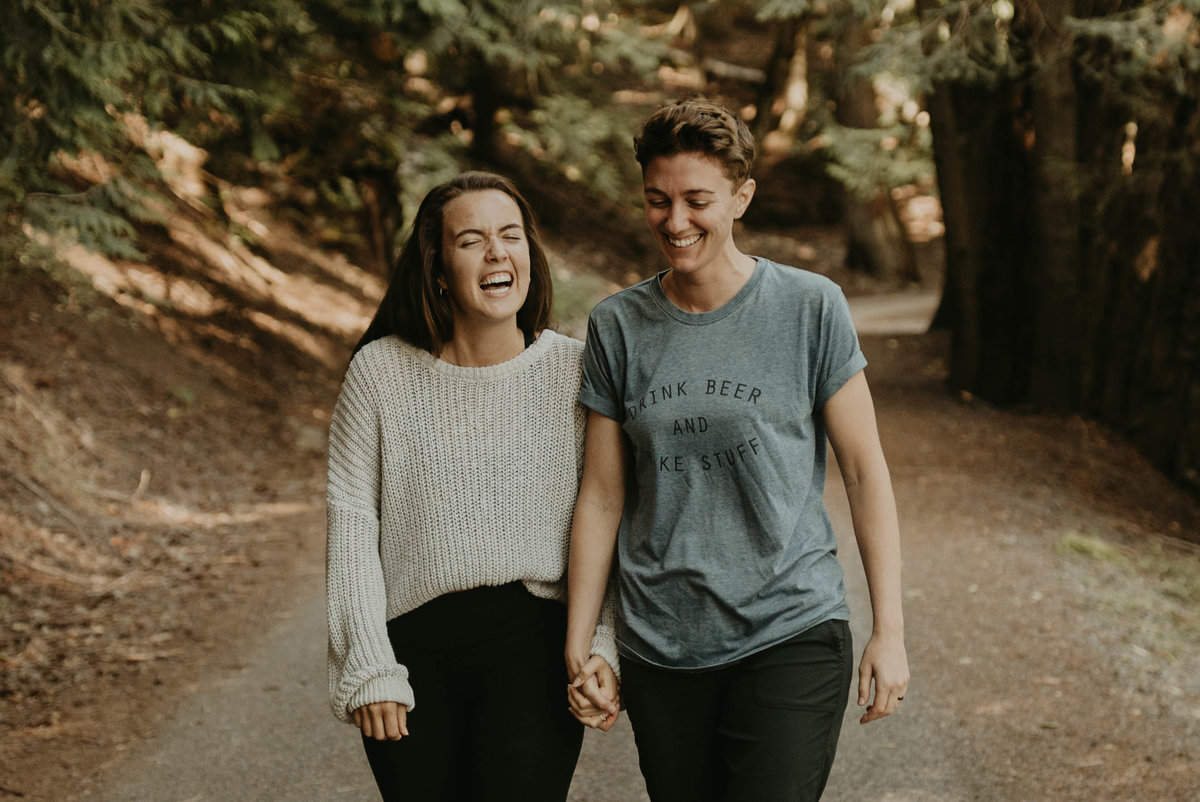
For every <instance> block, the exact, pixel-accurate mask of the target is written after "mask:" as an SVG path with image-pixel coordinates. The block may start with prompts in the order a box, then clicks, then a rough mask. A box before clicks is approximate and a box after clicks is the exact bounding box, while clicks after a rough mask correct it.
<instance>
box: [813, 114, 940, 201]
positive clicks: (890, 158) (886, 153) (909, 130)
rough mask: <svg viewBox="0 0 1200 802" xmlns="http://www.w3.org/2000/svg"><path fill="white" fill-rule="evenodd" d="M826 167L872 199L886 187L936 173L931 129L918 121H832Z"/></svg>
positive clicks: (828, 129)
mask: <svg viewBox="0 0 1200 802" xmlns="http://www.w3.org/2000/svg"><path fill="white" fill-rule="evenodd" d="M825 136H826V138H827V140H828V145H827V146H826V154H827V156H828V158H829V162H828V164H827V165H826V171H827V172H828V173H829V175H830V176H832V177H833V178H834V179H836V180H837V181H839V182H840V183H841V184H842V186H844V187H845V188H846V189H848V190H849V191H851V192H853V193H854V194H856V195H858V196H859V197H861V198H863V199H864V200H869V199H871V198H873V197H875V196H877V195H878V194H879V192H880V191H881V190H882V191H884V192H886V191H889V190H891V189H893V188H895V187H901V186H905V185H907V184H917V183H924V182H926V181H927V180H928V179H929V178H930V177H931V176H932V175H933V157H932V150H931V144H932V143H931V141H930V136H929V129H928V128H923V127H920V126H917V125H901V124H897V125H892V126H889V127H887V128H847V127H844V126H840V125H836V124H833V123H830V124H829V125H828V126H826V128H825Z"/></svg>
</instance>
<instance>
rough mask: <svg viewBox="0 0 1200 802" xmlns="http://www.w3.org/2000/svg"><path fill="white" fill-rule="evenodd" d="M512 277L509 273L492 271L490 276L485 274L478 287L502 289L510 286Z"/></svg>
mask: <svg viewBox="0 0 1200 802" xmlns="http://www.w3.org/2000/svg"><path fill="white" fill-rule="evenodd" d="M512 283H513V277H512V274H511V273H493V274H491V275H490V276H485V277H484V279H483V281H481V282H479V287H480V288H481V289H484V290H495V289H503V288H505V287H511V286H512Z"/></svg>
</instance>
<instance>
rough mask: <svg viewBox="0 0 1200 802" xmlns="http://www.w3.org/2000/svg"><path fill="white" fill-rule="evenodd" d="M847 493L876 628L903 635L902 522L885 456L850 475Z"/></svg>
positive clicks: (874, 628) (884, 631) (875, 629)
mask: <svg viewBox="0 0 1200 802" xmlns="http://www.w3.org/2000/svg"><path fill="white" fill-rule="evenodd" d="M846 495H847V498H848V500H849V502H850V515H851V518H852V519H853V522H854V537H855V540H856V541H857V542H858V550H859V554H860V556H861V558H862V564H863V571H864V573H865V574H866V577H867V587H868V589H869V591H870V596H871V613H872V616H873V621H874V623H873V631H874V632H875V633H876V634H884V633H887V634H893V635H900V636H903V633H904V613H903V602H902V595H901V586H900V525H899V521H898V519H897V515H896V501H895V498H894V496H893V494H892V483H891V478H890V476H889V474H888V469H887V464H886V463H885V462H884V461H883V458H882V456H879V457H878V459H876V460H873V461H872V464H870V465H869V466H868V467H866V468H865V469H864V470H863V471H862V472H861V473H859V474H852V475H851V476H848V477H847V481H846Z"/></svg>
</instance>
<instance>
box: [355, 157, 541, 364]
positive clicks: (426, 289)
mask: <svg viewBox="0 0 1200 802" xmlns="http://www.w3.org/2000/svg"><path fill="white" fill-rule="evenodd" d="M489 189H494V190H499V191H500V192H503V193H504V194H505V195H508V196H509V197H510V198H512V199H513V201H515V202H516V204H517V208H518V209H520V210H521V223H522V225H523V226H524V227H525V239H526V241H527V242H528V243H529V294H528V295H527V296H526V298H525V303H524V305H522V306H521V308H520V310H518V311H517V326H519V327H520V329H521V331H522V332H524V333H525V337H526V338H527V339H529V338H532V337H534V336H536V335H537V333H538V332H540V331H541V330H542V329H544V328H546V326H547V325H548V324H549V321H550V309H551V307H552V306H553V304H554V286H553V283H552V282H551V279H550V263H549V262H548V261H547V259H546V252H545V250H544V249H543V248H542V238H541V234H540V232H539V231H538V226H537V220H536V218H535V217H534V214H533V209H532V208H531V207H530V206H529V203H528V201H526V200H525V198H524V197H522V195H521V193H520V192H519V191H518V190H517V188H516V186H515V185H513V183H512V182H511V181H509V180H508V179H507V178H505V177H503V176H500V175H496V174H495V173H484V172H469V173H463V174H461V175H459V176H457V177H455V178H452V179H450V180H449V181H447V182H446V183H444V184H439V185H438V186H436V187H434V188H433V189H431V190H430V191H429V193H428V194H427V195H426V196H425V199H424V200H422V201H421V205H420V206H419V207H418V208H417V216H416V219H415V220H413V226H412V231H411V232H410V233H409V236H408V239H407V240H406V241H405V243H404V247H403V248H401V250H400V256H399V258H397V259H396V262H395V264H393V265H392V270H391V276H390V278H389V280H388V288H387V292H386V293H384V296H383V300H382V301H381V302H380V303H379V309H377V310H376V311H375V317H374V318H373V319H372V320H371V324H370V325H369V326H367V330H366V332H365V333H364V334H363V336H362V338H361V339H360V340H359V341H358V344H357V345H356V346H354V353H358V351H359V350H360V349H361V348H362V347H363V346H365V345H366V344H367V343H369V342H373V341H374V340H379V339H382V338H383V337H387V336H389V335H391V334H395V335H398V336H399V337H400V338H402V339H404V340H406V341H407V342H409V343H411V344H413V345H415V346H417V347H418V348H424V349H425V350H426V351H429V352H430V353H433V354H437V353H439V352H440V351H441V350H442V348H443V347H444V346H445V345H446V343H448V342H450V340H452V339H453V338H454V310H453V309H452V307H451V306H450V297H449V296H448V295H445V294H443V293H442V292H440V291H439V287H438V278H440V277H442V276H443V275H444V272H445V266H444V264H443V262H442V220H443V212H444V210H445V208H446V204H448V203H449V202H450V201H452V200H454V199H455V198H457V197H460V196H462V195H466V194H467V193H469V192H483V191H485V190H489Z"/></svg>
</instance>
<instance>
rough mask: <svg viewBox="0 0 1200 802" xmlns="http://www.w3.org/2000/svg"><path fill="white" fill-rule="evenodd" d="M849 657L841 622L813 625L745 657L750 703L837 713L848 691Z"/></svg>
mask: <svg viewBox="0 0 1200 802" xmlns="http://www.w3.org/2000/svg"><path fill="white" fill-rule="evenodd" d="M851 658H852V655H851V647H850V628H849V626H848V625H847V623H846V622H845V621H837V620H833V621H825V622H823V623H820V624H817V625H816V626H814V627H812V628H811V629H808V630H806V631H805V632H802V633H801V634H799V635H797V636H796V637H794V638H791V639H790V640H786V641H784V642H783V643H780V644H778V645H776V646H772V647H771V648H769V649H766V650H764V651H763V652H761V653H760V654H757V655H754V656H753V657H752V658H750V660H751V666H749V668H750V669H751V671H752V672H753V676H754V684H753V687H754V701H755V703H756V704H759V705H762V706H763V707H772V708H780V709H785V710H808V711H813V712H829V713H833V712H837V711H839V710H842V709H844V708H845V704H846V698H847V695H848V694H849V692H850V679H851V669H852V667H853V666H852V659H851Z"/></svg>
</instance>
